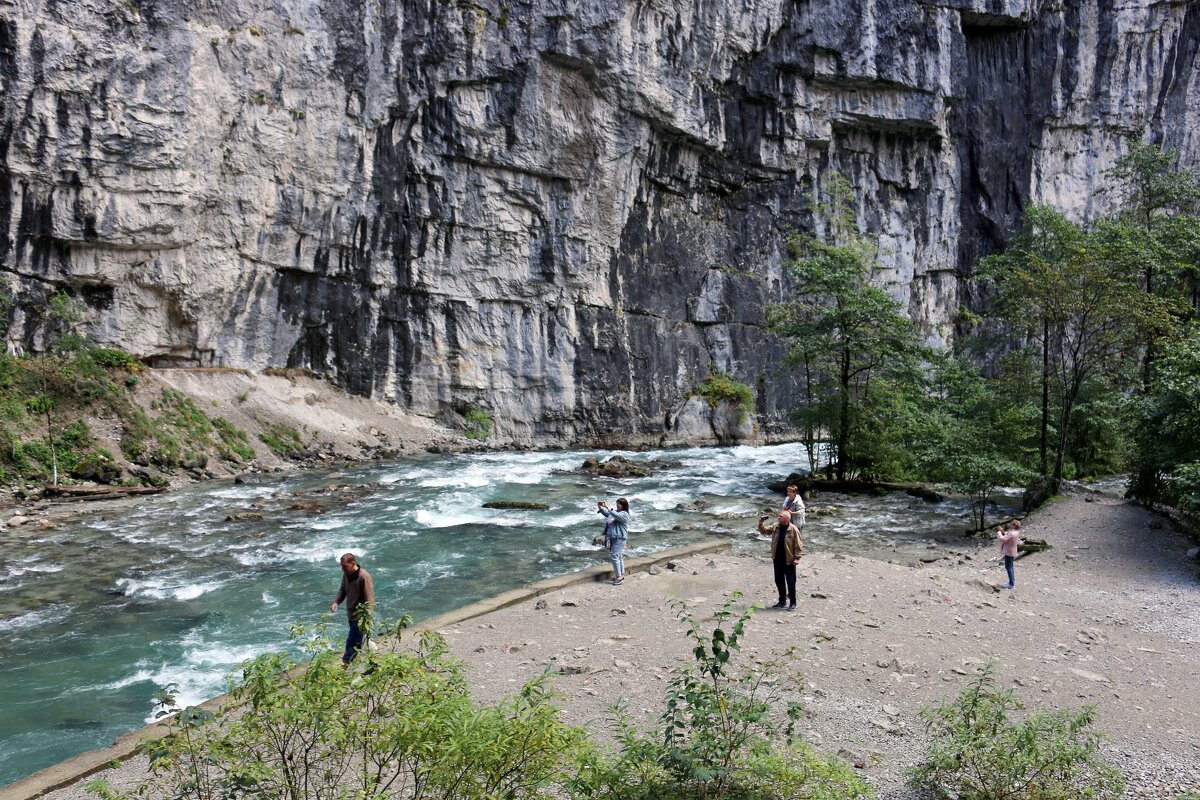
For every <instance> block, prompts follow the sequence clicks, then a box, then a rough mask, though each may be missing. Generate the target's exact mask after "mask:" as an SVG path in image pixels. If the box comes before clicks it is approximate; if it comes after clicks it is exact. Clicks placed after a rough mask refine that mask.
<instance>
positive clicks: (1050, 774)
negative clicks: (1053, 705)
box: [909, 662, 1125, 800]
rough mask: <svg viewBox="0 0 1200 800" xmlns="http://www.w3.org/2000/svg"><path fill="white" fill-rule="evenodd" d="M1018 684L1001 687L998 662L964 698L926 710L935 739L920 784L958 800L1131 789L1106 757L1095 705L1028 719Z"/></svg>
mask: <svg viewBox="0 0 1200 800" xmlns="http://www.w3.org/2000/svg"><path fill="white" fill-rule="evenodd" d="M1017 708H1018V702H1017V698H1016V695H1015V694H1014V693H1013V692H1012V690H1011V689H998V688H997V687H996V665H995V663H994V662H989V663H988V664H987V666H986V667H984V670H983V673H982V674H981V675H980V676H979V678H978V679H977V680H976V681H975V682H974V683H972V684H971V685H970V686H969V687H968V688H967V689H965V690H964V691H963V692H962V693H961V694H960V695H959V696H958V698H957V699H956V700H954V701H953V702H951V703H947V704H946V705H942V706H938V707H936V708H928V709H925V710H924V711H922V712H921V716H922V717H923V718H924V720H925V725H926V727H927V729H928V731H929V734H930V736H931V737H932V742H931V743H930V745H929V749H928V752H927V753H926V755H925V760H924V761H923V762H922V763H921V764H919V765H918V766H916V767H914V768H913V769H912V770H910V772H909V778H910V782H911V784H912V785H913V786H914V787H918V788H925V789H928V790H930V791H932V792H933V793H934V794H935V795H937V796H938V797H943V798H956V800H1009V798H1012V800H1084V799H1086V800H1107V799H1108V798H1113V799H1114V800H1115V798H1118V797H1120V796H1121V793H1122V792H1123V791H1124V788H1125V787H1124V781H1123V780H1122V778H1121V774H1120V773H1119V772H1118V771H1117V770H1116V769H1115V768H1113V767H1111V766H1109V765H1108V764H1106V763H1105V762H1104V761H1103V760H1101V758H1100V742H1101V741H1102V739H1103V737H1102V735H1101V734H1100V733H1099V732H1097V731H1094V730H1092V722H1093V720H1094V717H1095V713H1094V709H1093V708H1091V707H1088V708H1084V709H1082V710H1080V711H1077V712H1074V713H1071V712H1065V711H1052V712H1037V713H1034V714H1030V715H1029V716H1028V717H1026V718H1025V720H1024V721H1023V722H1014V721H1011V720H1010V719H1009V716H1010V714H1011V713H1012V712H1013V711H1014V710H1016V709H1017Z"/></svg>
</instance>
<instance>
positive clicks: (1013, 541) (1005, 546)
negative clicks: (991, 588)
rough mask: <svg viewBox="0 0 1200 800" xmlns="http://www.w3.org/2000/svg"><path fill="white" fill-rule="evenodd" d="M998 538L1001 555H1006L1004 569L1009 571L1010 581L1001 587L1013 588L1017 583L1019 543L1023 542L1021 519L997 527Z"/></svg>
mask: <svg viewBox="0 0 1200 800" xmlns="http://www.w3.org/2000/svg"><path fill="white" fill-rule="evenodd" d="M996 538H997V539H999V540H1000V555H1002V556H1004V571H1005V572H1007V573H1008V583H1006V584H1004V585H1003V586H1001V587H1000V588H1001V589H1012V588H1013V587H1015V586H1016V585H1017V579H1016V573H1015V567H1014V565H1015V564H1016V562H1017V545H1018V544H1020V542H1021V520H1019V519H1018V520H1013V522H1012V523H1010V524H1009V525H1007V526H1004V525H1001V526H1000V527H999V528H996Z"/></svg>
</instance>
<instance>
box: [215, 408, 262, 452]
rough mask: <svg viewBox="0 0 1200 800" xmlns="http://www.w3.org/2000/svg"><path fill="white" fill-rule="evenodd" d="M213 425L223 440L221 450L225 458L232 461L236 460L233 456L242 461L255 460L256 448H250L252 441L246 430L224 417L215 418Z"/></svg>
mask: <svg viewBox="0 0 1200 800" xmlns="http://www.w3.org/2000/svg"><path fill="white" fill-rule="evenodd" d="M212 424H213V428H214V430H216V432H217V435H218V436H219V437H220V440H221V445H220V450H221V456H222V457H223V458H226V459H229V460H231V461H232V460H236V459H234V458H233V456H237V458H238V459H241V460H242V461H249V460H250V459H252V458H254V448H253V447H251V446H250V440H249V439H248V438H247V436H246V432H245V431H244V430H242V429H240V428H238V427H237V426H235V425H234V424H233V423H232V422H230V421H229V420H227V419H225V418H224V417H213V420H212Z"/></svg>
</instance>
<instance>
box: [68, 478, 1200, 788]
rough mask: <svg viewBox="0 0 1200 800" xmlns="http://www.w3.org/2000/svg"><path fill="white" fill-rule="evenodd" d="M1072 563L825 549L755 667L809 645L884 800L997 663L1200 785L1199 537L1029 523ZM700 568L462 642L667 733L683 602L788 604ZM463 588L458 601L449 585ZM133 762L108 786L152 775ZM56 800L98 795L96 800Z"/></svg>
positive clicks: (590, 710)
mask: <svg viewBox="0 0 1200 800" xmlns="http://www.w3.org/2000/svg"><path fill="white" fill-rule="evenodd" d="M1025 532H1026V535H1027V536H1032V537H1037V538H1044V539H1046V541H1047V542H1049V543H1050V544H1051V545H1052V547H1053V549H1052V550H1050V551H1047V552H1045V553H1040V554H1036V555H1032V556H1029V557H1027V558H1024V559H1022V560H1021V561H1019V562H1018V564H1017V589H1016V590H1015V591H1012V592H1009V591H1000V590H998V589H996V588H994V587H996V586H998V585H999V584H1000V583H1001V582H1002V581H1003V579H1004V573H1003V569H1002V568H1001V567H1000V565H999V564H997V563H995V562H988V561H987V559H988V558H990V557H992V556H994V555H995V554H996V552H997V551H996V548H994V547H993V546H992V545H991V544H990V543H988V544H967V545H964V546H963V547H962V548H959V549H958V550H957V551H956V552H959V553H962V554H963V555H961V556H957V557H952V558H949V559H943V560H940V561H937V562H934V563H932V564H922V565H920V566H919V567H915V568H914V567H910V566H901V565H896V564H887V563H883V562H881V561H875V560H871V559H866V558H857V557H843V556H838V555H830V554H825V553H820V552H809V553H807V554H806V555H805V558H804V560H803V562H802V566H801V570H800V575H801V578H800V589H799V592H800V598H801V602H800V609H799V610H798V611H796V612H793V613H789V612H784V611H772V610H765V611H761V612H759V613H758V615H757V616H756V617H755V618H754V620H753V622H752V624H751V626H750V628H749V632H748V635H747V639H746V644H747V647H746V652H745V655H746V656H748V657H750V658H763V657H766V656H767V655H768V654H769V653H778V652H781V651H784V650H786V649H787V648H789V647H793V646H795V647H798V648H799V651H798V655H797V656H796V658H795V661H794V663H795V666H796V668H797V669H798V670H799V671H800V672H802V673H803V675H804V676H805V678H806V679H807V686H806V688H805V689H804V690H803V692H802V699H803V701H804V702H805V704H806V706H807V708H808V711H809V718H808V719H807V721H806V722H805V724H804V725H803V729H804V730H805V732H806V735H807V736H808V737H809V738H810V739H811V740H812V741H814V742H815V743H817V744H818V745H819V746H820V747H822V748H824V749H825V750H827V751H830V752H838V751H844V752H845V755H846V756H847V757H849V758H851V759H852V760H857V761H859V762H860V763H862V764H863V765H864V766H863V768H862V772H863V774H864V775H865V776H866V777H867V779H868V780H869V781H870V782H871V783H872V784H874V785H875V786H876V787H877V788H878V789H879V795H880V797H881V798H909V797H912V796H913V795H912V794H911V792H910V791H909V790H908V789H906V788H905V787H904V785H903V775H902V771H903V769H904V768H905V767H907V766H911V765H912V764H914V763H915V762H916V761H917V759H918V758H919V757H920V754H921V752H922V749H923V744H924V742H925V736H924V733H923V731H922V726H921V721H920V719H919V717H918V712H919V710H920V709H921V708H922V707H925V706H929V705H932V704H935V703H939V702H942V701H944V700H946V699H948V698H951V697H953V696H954V695H955V694H956V693H957V692H958V691H959V690H960V689H962V688H963V687H964V686H965V685H967V683H968V682H969V681H970V680H971V677H972V676H973V675H974V674H976V672H977V670H978V669H979V668H980V666H981V665H982V664H983V663H984V662H985V661H987V660H988V659H994V660H995V661H997V662H998V669H999V676H1000V680H1001V684H1002V685H1005V686H1012V687H1013V688H1014V689H1015V690H1016V691H1017V692H1018V695H1019V696H1020V697H1021V699H1022V700H1023V701H1024V703H1025V705H1026V707H1028V708H1030V709H1049V708H1075V707H1079V706H1082V705H1088V704H1092V705H1095V706H1096V707H1097V709H1098V725H1099V727H1100V728H1101V729H1102V730H1104V731H1105V732H1106V733H1107V734H1108V735H1109V737H1110V738H1111V742H1110V743H1109V744H1108V745H1106V748H1105V749H1106V752H1107V754H1108V756H1109V757H1110V759H1111V760H1112V761H1113V763H1115V764H1116V765H1117V766H1118V767H1119V768H1121V770H1122V771H1123V772H1124V773H1125V775H1126V778H1127V780H1128V781H1129V783H1130V791H1129V793H1128V794H1127V796H1128V797H1138V798H1173V797H1174V796H1175V794H1176V793H1177V792H1181V791H1183V790H1185V789H1193V790H1197V789H1200V702H1198V701H1197V700H1196V686H1197V683H1198V681H1197V678H1198V673H1200V614H1197V613H1196V609H1197V608H1200V580H1197V575H1196V571H1197V566H1196V564H1195V562H1192V561H1189V560H1188V559H1187V558H1186V556H1185V553H1186V550H1187V549H1188V547H1189V546H1190V544H1191V543H1190V542H1189V540H1188V538H1187V537H1186V536H1185V535H1183V534H1181V533H1179V532H1177V531H1175V530H1173V529H1172V528H1171V526H1170V525H1169V524H1166V525H1163V524H1162V523H1161V520H1160V519H1159V518H1158V517H1156V516H1154V515H1152V514H1150V513H1148V512H1147V511H1145V510H1143V509H1141V508H1138V507H1136V506H1133V505H1129V504H1127V503H1124V502H1122V501H1120V500H1117V499H1116V498H1112V497H1103V496H1101V497H1094V498H1085V497H1082V496H1079V497H1072V498H1068V499H1066V500H1063V501H1061V502H1058V503H1056V504H1054V505H1052V506H1050V507H1049V508H1047V509H1045V510H1043V511H1041V512H1039V513H1038V514H1036V515H1035V516H1034V517H1032V518H1031V519H1030V520H1028V523H1027V525H1026V528H1025ZM763 549H764V554H763V556H759V555H755V554H743V555H740V556H737V555H730V556H716V557H710V556H701V557H695V558H691V559H687V560H685V561H681V562H679V563H678V565H677V568H676V569H673V570H662V571H660V572H659V573H658V574H654V575H650V574H644V575H638V576H635V577H632V578H631V579H629V580H627V581H626V582H625V584H624V585H623V586H620V587H614V586H609V585H607V584H599V583H598V584H594V585H585V586H579V587H572V588H568V589H565V590H563V591H561V592H559V593H557V594H551V595H548V596H547V597H545V598H544V601H545V602H544V603H542V602H538V603H535V602H533V601H530V602H528V603H523V604H521V605H518V606H514V607H512V608H508V609H504V610H502V611H498V612H494V613H491V614H488V615H486V616H484V617H479V618H476V619H473V620H471V621H469V622H465V623H461V624H459V625H454V626H451V627H448V628H446V629H444V630H443V631H442V632H443V633H444V634H445V635H446V637H447V639H448V641H449V642H450V645H451V647H452V649H453V651H454V652H455V653H456V654H457V655H458V656H459V657H461V658H462V659H463V660H465V661H466V662H467V663H468V664H469V665H470V666H471V670H470V672H471V675H472V683H473V686H474V687H475V690H476V692H477V695H478V696H479V697H480V698H481V699H484V700H489V701H492V700H495V699H497V698H499V697H500V696H502V695H504V694H506V693H510V692H513V691H515V690H516V688H517V687H518V686H519V685H520V684H521V682H523V681H525V680H527V679H529V678H532V677H534V676H536V675H538V674H540V673H541V672H542V671H543V670H544V669H545V668H546V667H547V665H549V664H553V665H559V666H560V667H562V669H561V670H560V671H561V672H562V673H564V674H561V675H559V676H558V677H557V678H556V679H555V684H556V686H557V688H558V690H559V691H560V692H561V693H562V695H563V700H562V702H563V705H564V708H565V710H566V716H567V718H568V719H569V720H571V721H573V722H577V723H580V724H583V725H586V726H588V727H589V728H592V729H594V730H601V729H604V728H605V727H606V726H607V721H606V720H607V711H606V709H607V707H608V706H609V705H610V704H611V703H612V701H614V700H615V699H617V698H618V697H621V698H624V699H625V700H626V702H627V703H628V706H629V708H630V710H631V711H632V712H633V713H634V714H640V715H644V716H645V717H646V718H647V719H648V720H653V719H654V718H655V717H656V716H657V714H658V713H659V712H660V710H661V703H662V696H663V691H664V689H665V687H666V682H667V680H668V678H669V671H670V669H671V668H672V667H673V666H676V665H679V664H683V663H684V659H685V658H686V657H687V655H688V647H687V643H686V641H685V639H684V637H683V635H682V633H683V629H682V628H681V627H680V625H679V623H678V622H677V621H675V615H674V612H673V610H672V608H671V600H672V599H673V598H682V599H684V600H686V601H688V602H689V603H690V604H691V605H693V606H696V607H697V608H698V609H699V610H700V612H701V613H708V612H711V611H712V610H715V609H716V608H718V607H719V606H720V605H721V604H722V603H723V602H724V601H725V599H726V598H727V597H728V595H729V594H731V593H732V592H734V591H738V590H740V591H743V592H745V595H746V596H745V599H744V602H745V603H746V604H748V603H749V602H758V603H763V604H769V603H771V602H773V601H774V589H773V585H772V582H771V567H770V563H769V562H768V560H767V559H766V558H765V557H764V556H765V544H764V545H763ZM447 588H449V587H447ZM141 769H144V763H140V762H139V761H138V760H134V761H132V762H130V763H128V764H126V765H124V766H123V767H121V768H120V769H118V770H112V771H110V772H109V773H108V774H106V775H105V776H104V777H108V778H109V779H110V780H114V781H115V782H118V783H125V782H127V781H130V780H132V779H135V778H136V776H137V774H138V771H139V770H141ZM49 796H50V797H54V798H59V799H60V800H66V799H67V798H78V797H83V796H86V795H85V794H84V793H83V792H82V791H81V790H80V788H79V787H78V786H77V787H74V788H72V789H65V790H62V791H59V792H56V793H54V794H52V795H49Z"/></svg>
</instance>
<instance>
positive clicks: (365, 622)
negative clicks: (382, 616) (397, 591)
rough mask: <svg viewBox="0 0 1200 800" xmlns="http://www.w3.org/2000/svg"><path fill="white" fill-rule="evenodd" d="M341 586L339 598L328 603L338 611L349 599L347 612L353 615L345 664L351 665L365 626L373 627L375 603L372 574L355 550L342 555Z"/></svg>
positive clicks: (359, 645) (347, 640) (350, 616)
mask: <svg viewBox="0 0 1200 800" xmlns="http://www.w3.org/2000/svg"><path fill="white" fill-rule="evenodd" d="M341 564H342V586H341V588H340V589H338V593H337V599H335V600H334V601H333V603H332V604H331V605H330V606H329V610H330V611H331V612H332V613H334V614H336V613H337V610H338V604H339V603H341V602H342V601H343V600H344V601H346V615H347V616H348V617H349V618H350V635H348V636H347V637H346V652H345V653H343V654H342V664H343V665H344V666H349V665H350V662H351V661H353V660H354V657H355V656H356V655H358V651H359V650H361V649H362V647H363V642H364V640H365V639H366V636H365V635H364V631H363V629H364V628H367V629H368V630H369V628H370V614H371V606H372V605H374V603H375V584H373V583H372V582H371V575H370V573H369V572H367V571H366V570H365V569H363V568H362V567H360V566H359V565H358V561H357V560H356V559H355V558H354V553H346V554H345V555H343V556H342V558H341Z"/></svg>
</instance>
